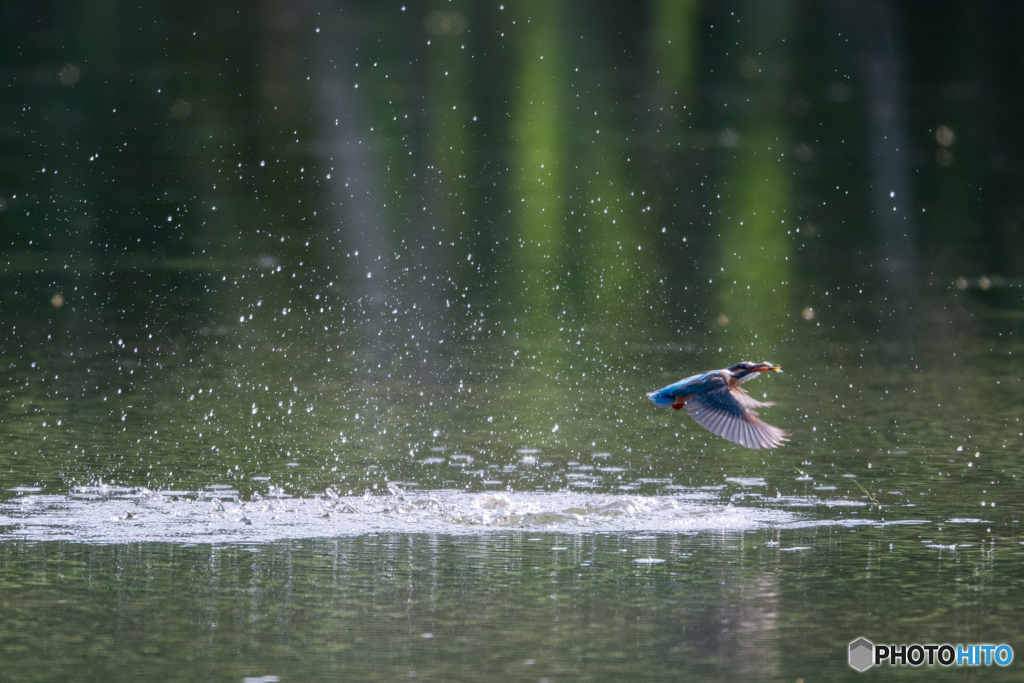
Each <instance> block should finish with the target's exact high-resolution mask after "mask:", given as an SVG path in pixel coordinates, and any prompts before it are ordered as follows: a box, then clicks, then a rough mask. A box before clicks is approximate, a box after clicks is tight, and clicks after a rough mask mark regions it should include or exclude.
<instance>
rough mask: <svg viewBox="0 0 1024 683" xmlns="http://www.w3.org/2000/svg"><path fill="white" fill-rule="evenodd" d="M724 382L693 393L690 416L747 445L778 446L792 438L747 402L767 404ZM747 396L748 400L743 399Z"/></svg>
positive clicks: (752, 446) (760, 446) (755, 446)
mask: <svg viewBox="0 0 1024 683" xmlns="http://www.w3.org/2000/svg"><path fill="white" fill-rule="evenodd" d="M739 396H740V394H737V393H736V392H734V391H732V390H730V389H729V388H728V387H727V386H725V383H724V381H723V386H722V387H720V388H716V389H713V390H711V391H708V392H707V393H704V394H700V395H698V396H694V397H693V398H691V399H690V400H689V401H687V402H686V411H687V412H688V413H690V416H691V417H693V419H694V420H696V421H697V424H699V425H701V426H702V427H704V428H705V429H707V430H708V431H710V432H711V433H712V434H717V435H718V436H721V437H722V438H725V439H728V440H729V441H732V442H733V443H738V444H739V445H741V446H745V447H747V448H775V447H776V446H780V445H782V442H783V441H789V438H788V437H789V432H787V431H785V430H783V429H779V428H778V427H773V426H771V425H770V424H767V423H765V422H762V421H761V420H760V419H758V417H757V416H756V415H755V414H754V411H752V410H751V409H750V407H749V404H748V403H747V402H753V403H754V404H757V405H765V404H763V403H760V402H759V401H755V400H754V399H752V398H750V397H749V396H747V395H746V394H743V395H742V396H743V399H741V398H739ZM744 399H745V401H744Z"/></svg>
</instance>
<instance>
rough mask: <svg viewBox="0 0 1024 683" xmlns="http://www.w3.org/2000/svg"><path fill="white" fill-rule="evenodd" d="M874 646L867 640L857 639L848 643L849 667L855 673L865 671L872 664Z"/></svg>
mask: <svg viewBox="0 0 1024 683" xmlns="http://www.w3.org/2000/svg"><path fill="white" fill-rule="evenodd" d="M874 659H875V645H874V643H872V642H871V641H870V640H868V639H867V638H858V639H857V640H855V641H853V642H852V643H850V666H852V667H853V668H854V669H856V670H857V671H866V670H867V669H869V668H871V665H872V664H874Z"/></svg>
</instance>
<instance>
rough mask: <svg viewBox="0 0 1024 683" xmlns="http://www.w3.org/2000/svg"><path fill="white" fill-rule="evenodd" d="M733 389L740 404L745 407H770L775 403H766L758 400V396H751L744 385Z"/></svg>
mask: <svg viewBox="0 0 1024 683" xmlns="http://www.w3.org/2000/svg"><path fill="white" fill-rule="evenodd" d="M731 391H732V393H733V396H735V398H736V400H737V401H739V404H740V405H741V406H743V407H744V408H770V407H771V406H773V405H775V404H774V403H772V402H771V401H768V402H766V403H762V402H761V401H758V400H757V399H756V398H753V397H751V395H750V394H748V393H747V392H746V391H744V390H743V388H742V387H733V388H732V389H731ZM754 415H757V413H754Z"/></svg>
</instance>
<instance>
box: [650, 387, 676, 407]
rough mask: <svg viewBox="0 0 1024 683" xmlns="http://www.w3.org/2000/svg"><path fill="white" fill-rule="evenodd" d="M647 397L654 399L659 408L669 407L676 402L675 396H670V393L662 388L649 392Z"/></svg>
mask: <svg viewBox="0 0 1024 683" xmlns="http://www.w3.org/2000/svg"><path fill="white" fill-rule="evenodd" d="M647 398H649V399H651V400H652V401H654V404H655V405H656V406H658V407H659V408H668V407H669V406H671V405H672V404H673V403H675V402H676V398H675V396H669V395H668V394H665V393H663V392H662V391H660V390H659V391H652V392H651V393H649V394H647Z"/></svg>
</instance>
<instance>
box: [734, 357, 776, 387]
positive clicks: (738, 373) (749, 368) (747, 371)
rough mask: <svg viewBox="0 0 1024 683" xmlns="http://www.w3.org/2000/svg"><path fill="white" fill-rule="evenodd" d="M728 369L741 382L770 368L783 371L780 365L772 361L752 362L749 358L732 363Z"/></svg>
mask: <svg viewBox="0 0 1024 683" xmlns="http://www.w3.org/2000/svg"><path fill="white" fill-rule="evenodd" d="M727 370H728V371H729V373H730V374H731V375H732V376H733V379H736V380H738V381H740V382H743V381H745V380H748V379H751V378H752V377H756V376H757V373H759V372H768V371H769V370H774V371H775V372H782V368H781V367H780V366H778V365H773V364H772V363H751V362H750V361H747V360H745V361H743V362H741V363H737V364H736V365H732V366H730V367H729V368H727Z"/></svg>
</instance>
